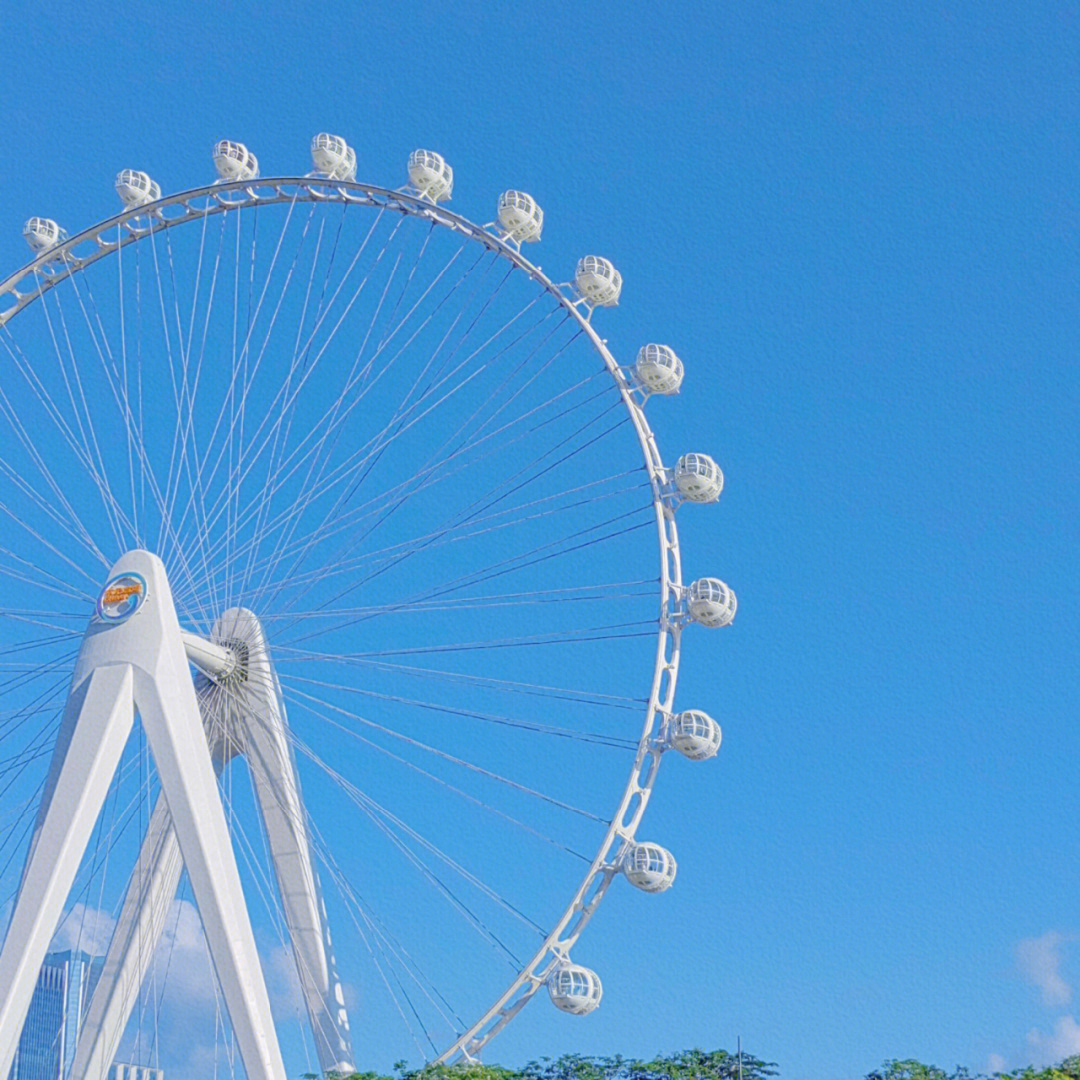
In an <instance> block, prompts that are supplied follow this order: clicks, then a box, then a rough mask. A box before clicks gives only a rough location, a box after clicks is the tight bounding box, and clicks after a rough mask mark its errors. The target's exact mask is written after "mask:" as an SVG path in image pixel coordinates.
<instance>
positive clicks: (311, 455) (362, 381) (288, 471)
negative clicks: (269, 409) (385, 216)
mask: <svg viewBox="0 0 1080 1080" xmlns="http://www.w3.org/2000/svg"><path fill="white" fill-rule="evenodd" d="M461 250H463V248H459V250H458V252H457V253H455V255H454V256H453V257H452V259H451V261H450V263H448V265H447V267H445V268H444V270H443V273H445V271H446V270H447V269H449V266H450V265H452V263H453V261H455V260H456V258H457V255H458V254H460V251H461ZM381 254H382V253H380V257H381ZM474 265H475V264H474ZM467 272H468V271H467ZM441 276H442V274H441V273H440V275H439V278H441ZM437 280H438V279H437ZM367 281H368V276H365V278H364V279H363V280H362V281H361V282H360V285H359V286H358V292H357V295H358V294H359V290H360V289H362V288H363V286H364V285H365V284H366V283H367ZM435 283H437V282H433V283H432V286H431V287H433V286H434V284H435ZM459 283H460V282H459ZM456 287H457V283H456V284H454V285H453V286H452V288H451V290H450V293H448V294H447V296H449V295H451V294H452V293H453V291H454V289H456ZM429 291H430V289H429ZM353 299H354V300H355V296H354V298H353ZM444 299H445V298H444ZM351 304H352V301H350V306H351ZM341 321H342V320H339V322H338V324H337V325H336V326H335V327H334V330H333V333H336V331H337V329H338V327H340V325H341ZM410 340H411V339H410ZM365 342H366V338H365ZM328 344H329V342H326V343H324V345H323V348H322V349H321V350H320V352H319V354H318V355H317V356H316V358H315V361H313V362H312V364H311V365H309V366H308V368H307V370H306V371H305V376H304V381H306V379H307V378H309V377H310V375H311V374H312V372H313V371H314V365H315V363H316V362H317V361H318V359H319V358H320V357H321V356H322V354H323V352H325V349H326V347H327V345H328ZM407 345H408V342H406V343H405V345H404V346H402V350H403V349H404V348H405V347H406V346H407ZM362 348H363V345H362V347H361V351H359V352H358V353H357V356H356V359H355V360H354V363H353V366H352V369H351V370H350V373H349V376H348V379H347V381H346V384H345V387H344V389H343V390H342V391H341V394H340V397H339V400H343V399H344V398H345V396H346V395H347V394H349V393H350V392H351V391H352V390H353V388H354V387H356V386H357V385H359V386H360V392H359V394H358V395H356V396H354V397H353V398H352V400H351V403H350V405H349V407H348V408H347V409H346V411H345V412H344V414H341V415H340V416H339V414H338V413H337V412H331V414H330V419H327V418H321V419H320V420H319V421H318V422H317V423H316V424H315V425H314V426H313V427H312V429H311V430H310V431H309V432H308V434H307V435H306V436H305V437H304V439H303V440H302V441H301V442H300V443H299V445H298V446H297V447H296V448H295V449H294V450H293V451H292V452H291V453H290V455H289V457H288V458H286V459H285V460H284V461H283V462H282V463H281V466H280V468H279V470H278V473H279V475H278V476H275V478H274V479H275V483H274V484H273V485H272V486H271V487H270V488H268V492H267V497H269V496H272V495H273V494H275V493H276V492H277V491H278V490H279V489H280V488H281V487H283V486H284V484H285V483H286V482H287V481H288V480H289V479H290V478H291V477H292V476H293V474H294V473H295V472H296V471H297V470H298V469H299V468H301V467H302V466H303V465H304V464H305V463H307V462H313V461H316V460H317V459H318V457H317V456H318V454H319V452H320V451H321V450H322V448H323V447H324V446H325V443H326V440H327V438H328V437H329V435H330V434H331V433H332V430H333V424H334V423H336V424H337V425H338V427H339V428H340V424H341V423H343V422H344V421H345V420H346V419H347V418H348V415H349V414H350V413H351V412H352V411H353V410H354V409H355V408H356V407H357V405H359V403H360V401H361V400H362V399H363V397H364V395H365V394H366V393H367V392H369V391H370V389H371V388H372V386H373V385H374V384H375V382H376V381H377V380H378V378H379V377H380V376H381V374H383V373H384V372H385V371H386V370H387V369H388V367H389V364H391V363H392V362H393V360H394V359H396V358H397V356H398V355H400V353H401V351H402V350H399V352H398V354H395V356H394V357H392V358H391V361H389V362H388V364H387V365H384V366H383V368H382V370H381V371H380V373H379V375H377V376H376V377H375V380H367V379H366V374H367V373H368V372H369V371H370V369H371V367H372V365H373V364H374V362H375V360H376V359H377V358H378V354H376V356H373V357H372V358H371V360H369V361H368V363H367V364H365V365H364V368H363V369H361V371H360V372H359V374H357V373H356V367H357V364H358V363H359V360H360V357H361V355H362ZM302 388H303V384H302V383H301V384H300V385H299V386H298V387H297V388H296V390H295V391H294V392H293V396H292V400H290V401H289V402H287V403H286V408H290V407H291V405H292V403H293V401H295V399H296V397H297V396H298V395H299V393H300V390H301V389H302ZM283 412H284V410H283ZM280 421H281V417H279V420H278V423H280ZM275 426H277V425H275ZM320 432H322V435H321V437H320ZM316 439H318V441H317V442H316ZM264 443H265V440H264ZM305 445H306V446H307V447H308V448H307V450H304V447H305ZM302 450H304V452H303V454H302V455H301V451H302ZM298 455H299V456H298ZM251 464H253V463H251ZM251 464H249V466H248V470H249V471H250V468H251ZM249 516H250V514H249ZM244 523H245V522H244V521H238V522H237V526H236V527H239V526H241V525H243V524H244Z"/></svg>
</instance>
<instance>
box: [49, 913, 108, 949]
mask: <svg viewBox="0 0 1080 1080" xmlns="http://www.w3.org/2000/svg"><path fill="white" fill-rule="evenodd" d="M115 927H116V920H115V919H114V918H113V917H112V915H110V914H109V912H107V911H104V910H103V909H101V908H96V907H90V906H89V905H88V904H84V903H78V904H75V905H74V907H72V908H70V909H69V910H68V912H67V913H66V914H65V915H64V917H63V919H62V920H61V921H60V925H59V927H57V930H56V933H55V934H54V935H53V939H52V945H51V946H50V950H52V951H54V952H62V951H64V950H66V949H82V951H83V952H86V953H89V954H90V955H91V956H102V955H104V953H105V950H106V949H108V947H109V940H110V938H112V934H113V930H114V929H115Z"/></svg>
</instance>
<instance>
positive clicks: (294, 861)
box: [212, 608, 353, 1075]
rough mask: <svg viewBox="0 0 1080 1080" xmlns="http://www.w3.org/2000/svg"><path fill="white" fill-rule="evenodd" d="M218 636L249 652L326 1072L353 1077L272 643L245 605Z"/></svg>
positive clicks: (280, 872)
mask: <svg viewBox="0 0 1080 1080" xmlns="http://www.w3.org/2000/svg"><path fill="white" fill-rule="evenodd" d="M212 636H213V637H215V638H217V639H219V640H220V639H221V638H229V637H238V638H240V639H241V640H243V642H244V644H245V646H246V649H247V655H248V660H247V681H246V684H245V686H244V692H243V693H242V694H241V695H239V704H238V713H239V715H238V717H237V724H236V728H237V732H238V734H239V738H240V741H241V743H242V745H243V756H244V758H245V760H246V761H247V764H248V768H249V769H250V770H251V778H252V783H253V786H254V788H255V795H256V798H257V800H258V804H259V812H260V814H261V816H262V820H263V830H264V833H265V835H266V839H267V844H268V846H269V848H270V857H271V861H272V862H273V864H274V873H275V875H276V877H277V884H278V891H279V892H280V894H281V906H282V912H283V914H284V916H285V924H286V927H287V928H288V931H289V938H290V941H291V944H292V951H293V958H294V960H295V962H296V971H297V975H298V976H299V979H300V986H301V989H302V991H303V994H304V1004H305V1005H306V1007H307V1012H308V1017H309V1019H310V1021H311V1030H312V1034H313V1036H314V1040H315V1049H316V1052H317V1054H318V1058H319V1065H320V1067H321V1068H322V1070H323V1072H324V1073H331V1072H333V1073H339V1074H341V1075H347V1074H348V1073H351V1072H353V1056H352V1038H351V1035H350V1032H349V1018H348V1013H347V1011H346V1009H345V999H344V996H343V994H342V989H341V981H340V979H339V978H338V974H337V970H336V961H335V958H334V952H333V943H332V941H331V937H330V930H329V926H328V922H327V917H326V905H325V904H324V902H323V898H322V889H321V887H320V884H319V874H318V871H317V869H316V868H315V863H314V860H313V858H312V853H311V838H310V836H309V835H308V826H307V816H306V814H305V811H304V803H303V796H302V794H301V790H300V779H299V777H298V775H297V772H296V762H295V759H294V756H293V752H292V747H291V746H290V744H289V732H288V722H287V720H286V716H285V704H284V702H283V701H282V699H281V690H280V687H279V686H278V683H277V679H276V677H275V675H274V671H273V668H272V666H271V661H270V655H269V651H268V647H267V643H266V638H265V635H264V634H263V630H262V626H261V625H260V623H259V621H258V619H257V618H256V616H255V615H254V614H253V613H252V612H250V611H247V610H245V609H238V608H233V609H230V610H229V611H226V612H225V613H224V614H223V615H222V616H221V617H220V618H219V619H218V621H217V624H216V626H215V628H214V632H213V634H212Z"/></svg>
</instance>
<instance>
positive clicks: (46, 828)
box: [0, 664, 134, 1076]
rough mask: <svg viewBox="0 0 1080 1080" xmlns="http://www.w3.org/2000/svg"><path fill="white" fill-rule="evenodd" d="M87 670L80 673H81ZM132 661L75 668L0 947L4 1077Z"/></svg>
mask: <svg viewBox="0 0 1080 1080" xmlns="http://www.w3.org/2000/svg"><path fill="white" fill-rule="evenodd" d="M80 674H81V675H82V676H83V677H82V678H81V679H80V678H79V675H80ZM133 681H134V680H133V673H132V669H131V667H130V666H129V665H127V664H116V665H107V666H102V667H98V668H96V669H94V670H91V671H90V672H89V673H88V674H87V673H85V672H80V671H79V670H78V669H76V682H75V684H74V685H75V688H74V690H73V691H72V694H71V697H70V698H69V700H68V706H67V710H66V712H65V714H64V721H63V724H62V726H61V731H60V738H59V740H58V742H57V745H56V750H55V751H54V753H53V759H52V765H51V766H50V769H49V776H48V779H47V781H46V785H45V794H44V797H43V799H42V802H41V807H40V809H39V811H38V818H37V823H36V824H35V827H34V836H33V839H32V840H31V842H30V850H29V853H28V854H27V857H26V865H25V866H24V868H23V877H22V882H21V883H20V885H19V895H18V899H17V900H16V902H15V910H14V911H13V912H12V916H11V923H10V924H9V926H8V932H7V937H6V938H5V940H4V949H3V951H2V952H0V1076H7V1075H8V1074H9V1073H10V1071H11V1063H12V1061H13V1060H14V1058H15V1050H16V1049H17V1047H18V1042H19V1036H20V1035H21V1034H22V1026H23V1023H24V1022H25V1020H26V1012H27V1009H29V1007H30V999H31V998H32V997H33V994H34V987H35V986H36V985H37V979H38V973H39V972H40V971H41V965H42V962H43V961H44V960H45V953H46V952H47V951H48V948H49V942H50V941H51V940H52V936H53V934H55V933H56V927H57V925H58V924H59V922H60V915H61V912H62V911H63V907H64V901H65V900H67V897H68V893H69V892H70V891H71V885H72V882H73V881H74V880H75V874H76V872H77V871H78V869H79V860H80V859H81V858H82V855H83V852H84V851H85V850H86V845H87V843H88V841H89V840H90V834H91V833H92V832H93V829H94V823H95V822H96V821H97V817H98V814H99V813H100V812H101V807H102V804H103V803H104V802H105V796H106V794H107V793H108V790H109V784H110V783H111V782H112V778H113V773H115V772H116V766H117V764H118V763H119V761H120V755H121V754H122V753H123V752H124V744H125V743H126V742H127V737H128V734H129V733H130V731H131V726H132V723H133V720H134V710H133V700H132V686H133Z"/></svg>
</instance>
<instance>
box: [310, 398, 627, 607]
mask: <svg viewBox="0 0 1080 1080" xmlns="http://www.w3.org/2000/svg"><path fill="white" fill-rule="evenodd" d="M606 411H607V410H605V412H606ZM600 415H601V416H602V415H603V413H602V414H600ZM596 419H599V417H597V418H596ZM593 422H594V421H589V422H587V423H586V424H584V425H583V426H582V427H581V428H579V429H578V430H577V431H576V432H573V433H571V435H570V436H567V437H566V438H564V439H563V440H561V441H560V442H559V443H557V444H556V446H555V447H553V448H551V449H549V450H548V451H546V452H545V453H544V454H541V455H540V460H543V458H544V457H547V456H550V454H551V453H552V452H554V451H556V450H558V449H561V448H562V447H563V446H565V445H566V443H567V442H568V441H570V440H572V439H573V438H574V437H576V436H578V435H580V434H581V432H582V431H585V430H587V429H588V428H589V427H590V426H592V423H593ZM620 423H621V421H620ZM617 427H618V423H617V424H616V425H613V426H612V427H610V428H608V429H607V430H606V431H604V432H601V434H600V436H598V437H597V438H594V439H590V440H588V441H587V442H586V443H584V444H582V445H580V446H579V447H577V448H576V449H575V450H572V451H569V452H568V453H567V454H565V455H564V456H563V457H562V458H561V459H559V460H558V461H556V462H554V463H553V464H552V465H551V466H550V467H549V468H547V469H544V470H541V472H540V473H537V474H535V475H534V476H532V477H530V478H528V479H526V480H525V481H522V482H519V483H518V484H517V485H515V486H513V487H511V488H510V490H508V491H505V492H504V493H503V494H502V495H501V496H498V497H492V498H491V499H490V501H489V502H487V503H486V505H485V504H484V499H487V498H488V497H489V495H492V494H493V492H494V491H498V490H499V489H500V488H501V487H503V486H505V482H504V483H500V484H497V485H496V486H495V488H494V489H492V492H489V493H488V495H485V496H482V497H481V498H480V499H478V500H474V502H473V503H472V504H470V506H468V507H466V508H465V510H463V511H461V512H459V513H457V514H453V515H451V518H450V520H449V521H448V522H444V524H443V528H442V529H441V530H440V531H439V533H437V534H436V535H435V536H434V537H432V538H431V540H429V541H428V542H427V543H426V544H425V545H424V547H425V548H426V547H429V546H430V545H431V544H432V543H434V542H436V540H438V539H441V537H442V536H444V535H446V534H447V531H448V530H450V529H453V528H458V527H461V525H463V524H467V523H468V522H469V520H470V518H471V517H472V516H475V515H479V514H482V513H483V511H484V510H487V509H489V508H490V506H492V505H496V504H497V503H498V502H500V501H502V499H503V498H507V497H509V495H511V494H514V493H515V492H516V491H519V490H521V489H522V488H524V487H525V486H527V485H528V484H529V483H531V482H533V481H534V480H536V479H538V478H539V476H540V475H543V474H546V473H548V472H551V471H552V468H554V467H557V466H558V465H559V464H563V463H565V462H567V461H569V460H571V459H572V458H574V457H575V456H577V454H578V453H580V452H582V451H583V450H585V449H587V447H588V446H589V445H592V444H593V443H595V442H597V441H598V439H599V438H602V437H603V436H605V435H606V434H609V433H610V432H611V431H613V430H615V429H616V428H617ZM530 467H531V465H530V464H526V465H524V466H522V468H521V469H520V470H519V471H518V473H517V474H516V476H520V475H521V473H523V472H527V471H528V470H529V468H530ZM412 494H415V491H409V490H406V492H405V496H404V497H405V498H408V497H410V496H411V495H412ZM380 501H381V500H375V501H374V506H375V507H376V509H377V508H378V506H379V503H380ZM399 504H400V500H399ZM385 519H386V515H385V513H384V515H383V517H382V518H379V519H377V520H376V521H375V523H374V524H373V525H372V526H371V527H370V528H368V529H367V530H365V531H363V532H361V533H359V534H358V535H357V536H356V537H354V538H353V539H352V540H351V541H349V542H348V543H347V545H346V547H345V548H344V549H343V550H340V551H338V552H337V553H336V554H335V555H334V556H333V557H332V558H330V559H327V560H326V561H325V564H324V565H325V567H326V569H325V570H324V572H323V577H327V576H330V575H333V574H334V573H335V568H336V567H337V566H338V565H339V564H340V563H341V561H342V560H343V559H345V558H346V557H347V556H348V554H349V553H350V552H351V551H352V550H355V549H356V548H357V547H358V546H360V545H361V544H362V543H365V542H366V541H367V540H368V539H369V538H370V536H371V534H372V533H373V532H374V530H375V528H377V527H378V525H379V524H381V522H382V521H384V520H385ZM418 550H420V548H419V547H418V546H417V545H415V544H414V545H410V546H409V547H408V548H407V549H406V550H405V551H403V552H402V553H401V554H400V555H398V557H396V558H394V559H392V560H389V561H388V562H386V563H384V564H383V565H382V566H380V567H379V568H377V569H376V570H375V571H373V572H372V573H369V574H368V575H367V576H365V577H364V578H363V579H361V580H360V581H357V582H355V583H354V584H353V585H352V586H350V587H348V588H347V589H345V590H344V591H342V592H339V593H338V594H336V595H335V596H334V597H333V598H332V599H331V600H330V601H328V603H333V602H335V601H337V600H339V599H341V598H342V597H343V596H345V595H348V594H349V593H350V592H352V591H354V590H355V588H358V587H360V586H362V585H365V584H367V583H368V582H370V581H371V580H372V579H373V578H374V577H375V576H378V575H380V574H382V573H384V572H386V571H387V570H389V569H391V568H392V567H394V566H396V565H398V564H399V563H401V562H402V561H404V560H405V559H407V558H409V557H411V556H412V555H413V554H415V552H416V551H418ZM319 580H322V578H316V579H315V581H314V582H313V584H314V583H317V582H318V581H319ZM310 587H311V586H310V585H309V586H307V587H306V588H305V589H304V590H302V592H301V593H300V594H299V595H297V596H294V597H293V600H292V603H297V602H299V600H300V599H302V597H303V596H304V595H306V594H307V593H308V592H309V591H310Z"/></svg>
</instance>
